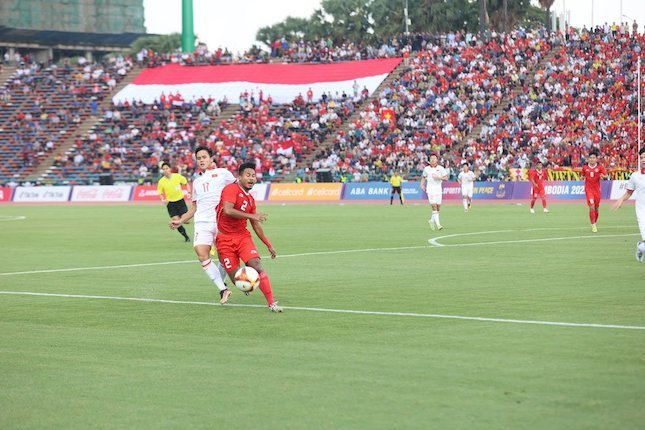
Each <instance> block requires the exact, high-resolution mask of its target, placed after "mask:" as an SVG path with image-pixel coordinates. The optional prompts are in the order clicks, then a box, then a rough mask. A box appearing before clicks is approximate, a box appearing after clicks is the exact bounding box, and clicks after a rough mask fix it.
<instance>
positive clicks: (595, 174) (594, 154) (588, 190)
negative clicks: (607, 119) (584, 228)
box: [582, 150, 608, 233]
mask: <svg viewBox="0 0 645 430" xmlns="http://www.w3.org/2000/svg"><path fill="white" fill-rule="evenodd" d="M582 177H583V178H585V194H586V196H587V206H589V221H591V231H593V232H594V233H597V232H598V227H596V222H597V221H598V208H599V207H600V181H601V179H603V178H607V177H608V175H607V171H606V170H605V167H604V166H603V165H601V164H598V151H596V150H592V151H591V152H589V157H587V165H586V166H583V167H582Z"/></svg>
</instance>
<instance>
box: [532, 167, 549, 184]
mask: <svg viewBox="0 0 645 430" xmlns="http://www.w3.org/2000/svg"><path fill="white" fill-rule="evenodd" d="M544 178H546V170H544V169H542V170H540V171H539V172H538V171H537V170H535V169H531V170H529V179H530V180H531V182H534V183H535V184H536V185H535V187H536V188H540V189H541V188H544Z"/></svg>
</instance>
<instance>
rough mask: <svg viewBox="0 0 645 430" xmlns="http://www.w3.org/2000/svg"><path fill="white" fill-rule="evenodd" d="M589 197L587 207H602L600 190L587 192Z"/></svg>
mask: <svg viewBox="0 0 645 430" xmlns="http://www.w3.org/2000/svg"><path fill="white" fill-rule="evenodd" d="M585 194H586V195H587V206H596V207H598V206H600V189H597V190H585Z"/></svg>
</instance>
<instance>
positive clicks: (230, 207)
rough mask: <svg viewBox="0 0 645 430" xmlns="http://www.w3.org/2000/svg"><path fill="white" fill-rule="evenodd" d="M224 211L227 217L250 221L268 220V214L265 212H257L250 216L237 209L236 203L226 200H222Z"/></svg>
mask: <svg viewBox="0 0 645 430" xmlns="http://www.w3.org/2000/svg"><path fill="white" fill-rule="evenodd" d="M222 211H223V212H224V214H225V215H226V216H230V217H231V218H236V219H248V220H250V221H258V222H264V221H266V220H267V214H265V213H264V212H257V213H254V214H249V213H246V212H242V211H240V210H237V209H235V207H234V203H233V202H229V201H226V200H222Z"/></svg>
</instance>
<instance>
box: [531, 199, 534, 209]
mask: <svg viewBox="0 0 645 430" xmlns="http://www.w3.org/2000/svg"><path fill="white" fill-rule="evenodd" d="M533 206H535V199H533V200H531V209H533Z"/></svg>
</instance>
